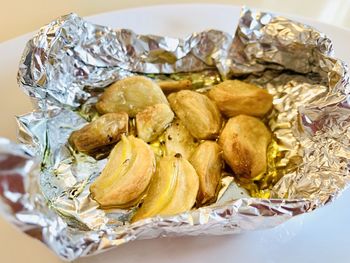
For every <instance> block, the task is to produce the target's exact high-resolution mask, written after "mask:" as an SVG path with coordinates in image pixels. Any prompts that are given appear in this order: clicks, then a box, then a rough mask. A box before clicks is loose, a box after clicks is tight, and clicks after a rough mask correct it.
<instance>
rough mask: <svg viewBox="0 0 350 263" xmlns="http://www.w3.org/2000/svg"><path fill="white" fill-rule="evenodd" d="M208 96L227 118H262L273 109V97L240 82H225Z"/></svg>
mask: <svg viewBox="0 0 350 263" xmlns="http://www.w3.org/2000/svg"><path fill="white" fill-rule="evenodd" d="M208 96H209V98H210V99H212V100H213V101H215V103H216V105H217V106H218V108H219V109H220V111H221V113H223V114H224V115H225V116H227V117H233V116H236V115H240V114H245V115H250V116H256V117H262V116H264V115H265V114H266V113H267V112H268V111H269V110H270V109H271V108H272V95H270V94H269V93H268V92H267V91H266V90H264V89H262V88H259V87H258V86H256V85H253V84H249V83H245V82H243V81H239V80H225V81H224V82H222V83H220V84H218V85H216V86H214V87H213V88H212V89H211V90H210V91H209V93H208Z"/></svg>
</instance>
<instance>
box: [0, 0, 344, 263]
mask: <svg viewBox="0 0 350 263" xmlns="http://www.w3.org/2000/svg"><path fill="white" fill-rule="evenodd" d="M239 12H240V8H239V7H235V6H228V5H204V4H203V5H167V6H156V7H147V8H137V9H129V10H121V11H115V12H110V13H104V14H100V15H96V16H92V17H89V18H88V20H89V21H91V22H94V23H98V24H103V25H108V26H111V27H115V28H116V27H119V28H130V29H132V30H134V31H136V32H137V33H144V34H147V33H151V34H160V35H171V36H180V37H183V36H186V35H188V34H190V33H192V32H195V31H202V30H205V29H208V28H215V29H219V30H224V31H227V32H233V31H234V30H235V27H236V23H237V20H238V16H239ZM297 20H299V21H301V22H305V23H308V24H310V25H312V26H315V27H316V28H318V29H319V30H321V31H323V32H325V33H326V34H328V35H329V36H330V37H331V39H333V41H334V47H335V54H336V56H337V57H339V58H341V59H343V60H344V61H346V62H350V52H349V51H348V46H349V44H348V43H349V40H350V31H347V30H345V29H341V28H338V27H334V26H330V25H326V24H322V23H319V22H315V21H311V20H308V19H304V18H297ZM32 35H33V34H27V35H25V36H22V37H19V38H16V39H13V40H10V41H7V42H4V43H2V44H0V58H1V60H0V83H1V85H0V92H1V96H0V120H1V121H0V122H1V129H0V136H6V137H9V138H12V139H14V138H15V122H14V119H13V116H14V115H18V114H21V113H26V112H28V111H29V110H30V103H29V100H28V98H27V97H26V96H25V95H23V93H22V91H21V90H20V89H19V88H18V87H17V83H16V72H17V67H18V61H19V58H20V56H21V53H22V51H23V48H24V45H25V42H26V41H27V40H28V39H29V38H30V36H32ZM349 201H350V191H346V192H345V193H344V194H343V195H342V196H341V197H340V198H339V199H338V200H337V201H336V202H334V203H332V204H331V205H329V206H327V207H325V208H322V209H319V210H317V211H315V212H313V213H310V214H307V215H301V216H298V217H296V218H293V219H292V220H290V221H288V222H287V223H285V224H283V225H281V226H279V227H276V228H274V229H270V230H264V231H256V232H251V233H246V234H241V235H232V236H220V237H212V236H209V237H181V238H165V239H164V238H162V239H155V240H146V241H136V242H131V243H129V244H127V245H124V246H121V247H119V248H116V249H113V250H112V251H110V252H107V253H104V254H102V255H98V256H94V257H89V258H83V259H81V260H79V262H91V263H92V262H94V263H96V262H137V263H139V262H142V263H147V262H152V263H156V262H162V263H165V262H191V263H195V262H200V263H203V262H245V263H250V262H263V263H265V262H266V263H274V262H276V263H281V262H283V263H288V262H293V263H294V262H298V263H302V262H318V263H326V262H327V263H328V262H335V263H342V262H344V263H348V262H350V254H349V253H348V250H349V249H348V244H349V238H350V227H349V222H350V209H349ZM0 227H1V229H2V231H1V232H2V234H1V235H0V251H1V254H0V259H6V258H8V259H11V261H12V262H24V259H25V262H26V263H31V262H35V263H39V262H59V261H58V260H57V259H55V256H54V255H52V254H51V253H49V252H47V251H46V248H44V246H42V245H38V243H37V242H34V240H32V239H29V238H26V237H25V236H24V235H21V234H19V233H16V232H15V231H14V230H13V229H11V228H10V227H9V226H8V225H7V224H6V223H5V222H4V221H3V220H0ZM16 250H17V251H18V250H20V251H21V253H14V251H16ZM1 261H2V262H8V261H6V260H5V261H3V260H1Z"/></svg>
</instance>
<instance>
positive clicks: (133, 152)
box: [90, 135, 156, 208]
mask: <svg viewBox="0 0 350 263" xmlns="http://www.w3.org/2000/svg"><path fill="white" fill-rule="evenodd" d="M155 168H156V161H155V157H154V153H153V151H152V150H151V148H150V147H149V145H147V144H146V143H145V142H144V141H142V140H141V139H138V138H135V137H134V136H128V137H126V136H124V135H123V137H122V140H121V141H120V142H119V143H118V144H117V145H116V146H115V147H114V149H113V150H112V152H111V154H110V156H109V159H108V162H107V164H106V166H105V168H104V169H103V171H102V173H101V174H100V176H99V177H98V178H97V179H96V180H95V181H94V182H93V183H92V184H91V186H90V192H91V194H92V197H93V199H95V200H96V201H97V202H98V203H99V204H100V206H101V207H122V208H126V207H130V206H132V205H135V204H136V203H137V202H138V201H139V200H140V198H141V197H142V195H143V194H144V193H145V190H146V189H147V187H148V184H149V182H150V181H151V178H152V176H153V174H154V171H155Z"/></svg>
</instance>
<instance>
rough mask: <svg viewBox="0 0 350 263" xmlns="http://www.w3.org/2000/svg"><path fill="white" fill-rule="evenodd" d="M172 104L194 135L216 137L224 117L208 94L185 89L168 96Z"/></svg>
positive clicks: (201, 137) (202, 137)
mask: <svg viewBox="0 0 350 263" xmlns="http://www.w3.org/2000/svg"><path fill="white" fill-rule="evenodd" d="M168 100H169V102H170V106H171V108H172V109H173V111H174V112H175V114H176V115H177V116H178V117H179V119H180V120H181V121H182V123H183V124H184V125H185V127H186V128H187V129H188V131H189V132H190V133H191V134H192V136H193V137H195V138H198V139H214V138H215V137H216V136H217V135H218V134H219V131H220V128H221V124H222V119H221V115H220V112H219V110H218V108H217V107H216V105H215V103H213V102H212V101H211V100H210V99H209V98H208V97H207V96H205V95H203V94H200V93H198V92H195V91H190V90H183V91H179V92H177V93H172V94H170V95H169V96H168Z"/></svg>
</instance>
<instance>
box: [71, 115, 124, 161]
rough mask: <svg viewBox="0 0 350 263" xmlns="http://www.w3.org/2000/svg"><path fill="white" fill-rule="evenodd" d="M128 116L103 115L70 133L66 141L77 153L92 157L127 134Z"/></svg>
mask: <svg viewBox="0 0 350 263" xmlns="http://www.w3.org/2000/svg"><path fill="white" fill-rule="evenodd" d="M128 120H129V117H128V114H126V113H125V112H120V113H109V114H105V115H103V116H101V117H99V118H97V119H96V120H94V121H92V122H90V123H89V124H87V125H85V126H84V127H83V128H81V129H80V130H77V131H74V132H72V134H71V135H70V137H69V139H68V141H69V143H70V144H71V145H72V146H73V148H75V149H76V150H77V151H79V152H82V153H86V154H89V155H93V154H95V153H98V152H99V151H101V150H103V149H104V148H105V147H106V146H110V145H113V144H115V143H116V142H118V141H119V140H120V138H121V136H122V134H124V133H127V132H128Z"/></svg>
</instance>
